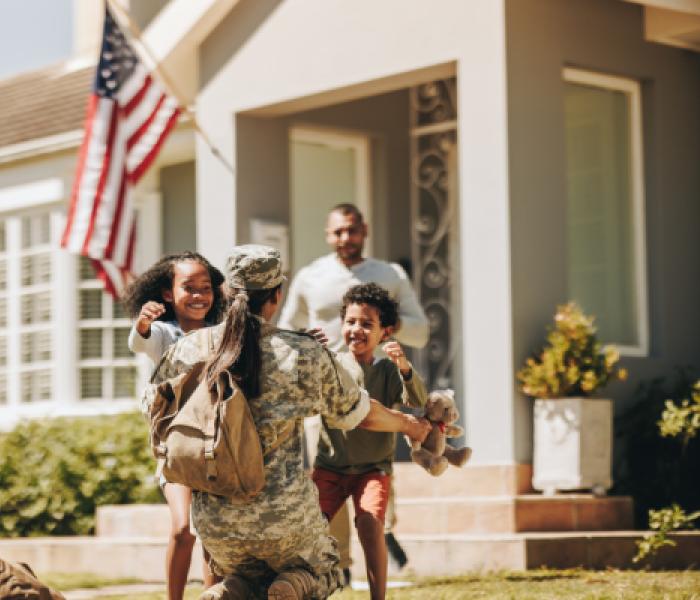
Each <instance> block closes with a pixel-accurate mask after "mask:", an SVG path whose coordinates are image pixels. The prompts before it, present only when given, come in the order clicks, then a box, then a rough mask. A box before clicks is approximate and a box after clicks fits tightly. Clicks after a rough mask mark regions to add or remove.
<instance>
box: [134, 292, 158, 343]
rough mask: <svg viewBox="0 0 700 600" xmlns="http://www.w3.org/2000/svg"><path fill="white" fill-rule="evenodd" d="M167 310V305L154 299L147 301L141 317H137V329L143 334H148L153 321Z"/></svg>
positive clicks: (140, 313)
mask: <svg viewBox="0 0 700 600" xmlns="http://www.w3.org/2000/svg"><path fill="white" fill-rule="evenodd" d="M164 312H165V306H163V305H162V304H161V303H160V302H155V301H153V300H151V301H149V302H146V304H144V305H143V306H142V307H141V312H139V317H138V319H136V331H138V332H139V333H140V334H141V335H142V336H144V337H145V336H147V335H148V334H149V333H150V331H151V323H153V321H155V320H156V319H157V318H158V317H160V315H162V314H163V313H164Z"/></svg>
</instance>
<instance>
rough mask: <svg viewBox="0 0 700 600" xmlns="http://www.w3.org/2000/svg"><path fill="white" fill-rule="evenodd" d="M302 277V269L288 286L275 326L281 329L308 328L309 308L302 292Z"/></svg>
mask: <svg viewBox="0 0 700 600" xmlns="http://www.w3.org/2000/svg"><path fill="white" fill-rule="evenodd" d="M303 277H304V269H302V270H301V271H299V273H297V276H296V277H295V278H294V279H292V283H291V284H290V285H289V291H288V292H287V299H286V300H285V302H284V307H283V308H282V313H281V314H280V318H279V321H278V322H277V326H278V327H280V328H282V329H306V328H307V327H308V326H309V307H308V305H307V303H306V298H305V297H304V293H303V292H302V289H303V287H304V285H303V282H302V279H303Z"/></svg>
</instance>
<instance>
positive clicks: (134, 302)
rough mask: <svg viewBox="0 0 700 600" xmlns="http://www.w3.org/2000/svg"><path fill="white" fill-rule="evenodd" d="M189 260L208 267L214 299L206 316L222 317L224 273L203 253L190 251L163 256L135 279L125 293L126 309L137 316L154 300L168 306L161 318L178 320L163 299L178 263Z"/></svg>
mask: <svg viewBox="0 0 700 600" xmlns="http://www.w3.org/2000/svg"><path fill="white" fill-rule="evenodd" d="M187 261H193V262H198V263H199V264H201V265H202V266H204V267H206V269H207V271H209V278H210V279H211V286H212V291H213V292H214V301H213V302H212V305H211V308H210V309H209V312H208V313H207V315H206V317H205V319H206V321H207V322H208V323H212V324H213V323H218V322H219V321H221V319H222V317H223V313H224V309H225V300H224V293H223V291H222V289H221V284H222V283H223V282H224V276H223V275H222V274H221V271H219V269H217V268H216V267H215V266H213V265H212V264H211V263H210V262H209V261H208V260H207V259H206V258H204V257H203V256H202V255H201V254H198V253H197V252H190V251H186V252H181V253H180V254H168V255H167V256H164V257H163V258H161V259H160V260H159V261H158V262H157V263H155V264H154V265H153V266H152V267H151V268H150V269H148V270H147V271H146V272H145V273H143V274H142V275H140V276H139V277H138V278H137V279H136V280H135V281H134V282H132V283H131V284H130V285H129V287H128V288H127V289H126V292H125V293H124V298H123V302H124V308H125V309H126V312H127V313H128V314H129V315H130V316H131V317H132V318H134V317H136V316H137V315H138V314H139V312H140V311H141V307H142V306H143V305H144V304H145V303H146V302H150V301H155V302H160V303H161V304H163V306H165V312H164V313H163V314H162V315H160V317H158V320H159V321H176V320H177V318H176V317H175V312H174V311H173V307H172V304H171V303H170V302H166V301H165V300H164V299H163V290H164V289H166V290H169V289H172V287H173V277H174V276H175V265H176V264H178V263H181V262H187Z"/></svg>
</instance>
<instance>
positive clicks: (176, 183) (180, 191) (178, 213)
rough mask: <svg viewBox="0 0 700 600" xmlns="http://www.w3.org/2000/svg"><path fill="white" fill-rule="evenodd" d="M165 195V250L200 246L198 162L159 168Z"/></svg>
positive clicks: (163, 210) (163, 243) (161, 189)
mask: <svg viewBox="0 0 700 600" xmlns="http://www.w3.org/2000/svg"><path fill="white" fill-rule="evenodd" d="M159 179H160V192H161V195H162V214H163V216H162V222H161V228H162V245H161V247H162V252H163V254H172V253H176V252H182V251H183V250H195V249H196V248H197V231H196V227H195V226H194V222H195V215H196V202H195V193H196V186H195V165H194V161H188V162H184V163H179V164H176V165H170V166H167V167H164V168H163V169H161V171H160V177H159Z"/></svg>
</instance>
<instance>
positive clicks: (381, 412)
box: [358, 398, 432, 442]
mask: <svg viewBox="0 0 700 600" xmlns="http://www.w3.org/2000/svg"><path fill="white" fill-rule="evenodd" d="M369 403H370V406H369V412H368V413H367V416H366V417H365V418H364V420H363V421H362V422H361V423H360V424H359V425H358V427H361V428H362V429H367V430H369V431H388V432H392V433H403V434H405V435H407V436H408V437H409V438H411V439H412V440H414V441H417V442H423V440H425V438H426V437H427V436H428V434H429V433H430V430H431V429H432V427H431V425H430V423H428V421H426V420H425V419H417V418H416V417H414V416H413V415H407V414H404V413H402V412H401V411H398V410H392V409H390V408H387V407H386V406H384V405H383V404H382V403H381V402H377V401H376V400H374V399H373V398H372V399H370V401H369Z"/></svg>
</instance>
